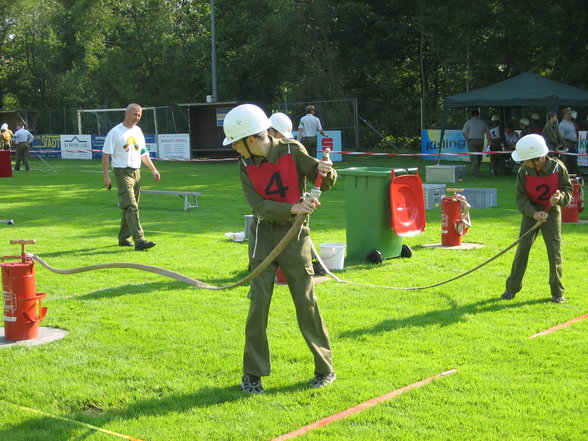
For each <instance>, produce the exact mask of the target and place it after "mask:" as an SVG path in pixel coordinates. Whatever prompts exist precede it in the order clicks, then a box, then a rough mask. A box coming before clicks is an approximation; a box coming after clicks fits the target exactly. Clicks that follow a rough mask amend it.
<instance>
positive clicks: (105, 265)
mask: <svg viewBox="0 0 588 441" xmlns="http://www.w3.org/2000/svg"><path fill="white" fill-rule="evenodd" d="M307 217H308V215H307V214H301V215H298V216H297V217H296V219H295V221H294V223H293V224H292V227H290V229H289V230H288V232H287V233H286V234H285V235H284V237H283V238H282V240H281V241H280V242H279V243H278V245H277V246H276V247H275V248H274V249H273V250H272V252H271V253H270V254H269V255H268V256H267V257H266V258H265V259H264V260H263V262H262V263H261V264H260V265H258V266H257V267H256V268H255V269H254V270H253V271H252V272H251V273H249V275H248V276H247V277H245V278H243V279H241V280H239V281H238V282H235V283H232V284H230V285H224V286H215V285H210V284H208V283H206V282H202V281H200V280H197V279H193V278H191V277H188V276H185V275H183V274H180V273H177V272H175V271H170V270H167V269H164V268H159V267H156V266H152V265H144V264H140V263H131V262H114V263H101V264H96V265H88V266H83V267H79V268H71V269H57V268H53V267H52V266H50V265H49V264H48V263H47V262H45V261H44V260H43V259H41V258H40V257H39V256H37V255H34V254H27V257H30V258H32V259H33V260H35V261H37V262H38V263H40V264H41V265H43V266H44V267H45V268H47V269H48V270H49V271H52V272H54V273H57V274H77V273H82V272H85V271H94V270H99V269H107V268H131V269H137V270H141V271H148V272H151V273H155V274H159V275H160V276H164V277H169V278H172V279H175V280H177V281H179V282H182V283H186V284H188V285H191V286H195V287H197V288H201V289H208V290H217V291H218V290H225V289H231V288H236V287H238V286H242V285H245V284H247V283H249V282H251V281H252V280H253V279H255V278H256V277H257V276H259V274H261V273H262V272H263V271H265V269H266V268H267V267H268V266H269V265H270V264H271V263H272V262H273V261H274V260H275V259H276V258H277V257H278V256H279V255H280V253H281V252H282V251H283V249H284V248H285V247H286V245H288V243H289V242H290V241H291V240H292V239H293V238H294V236H296V235H297V234H298V230H299V229H300V227H301V226H302V224H303V223H304V222H305V221H306V218H307ZM542 224H543V222H542V221H537V223H536V224H535V225H534V226H533V227H532V228H531V229H530V230H528V231H527V232H526V233H525V234H523V235H522V236H520V237H519V238H518V239H517V240H516V241H514V242H513V243H512V244H510V245H509V246H508V247H506V248H505V249H503V250H502V251H500V252H499V253H498V254H496V255H494V256H493V257H491V258H490V259H488V260H486V261H485V262H482V263H481V264H479V265H477V266H475V267H474V268H472V269H470V270H468V271H466V272H464V273H462V274H459V275H457V276H455V277H452V278H451V279H448V280H445V281H443V282H439V283H434V284H432V285H427V286H415V287H394V286H383V285H375V284H371V283H361V282H352V281H348V280H342V279H340V278H339V277H337V276H336V275H334V274H333V273H332V272H331V271H330V270H329V269H328V268H327V266H326V265H325V263H324V262H323V261H322V259H321V257H320V255H319V254H318V252H317V251H316V248H315V247H314V245H313V244H312V241H311V245H312V246H311V249H312V252H313V255H314V257H316V259H317V260H318V262H319V264H320V265H321V267H322V268H323V270H324V271H325V274H327V275H328V276H329V277H331V278H332V279H333V280H335V281H336V282H339V283H345V284H348V285H359V286H369V287H373V288H384V289H395V290H421V289H428V288H434V287H436V286H441V285H445V284H446V283H449V282H453V281H454V280H457V279H460V278H462V277H464V276H467V275H468V274H471V273H473V272H474V271H476V270H478V269H480V268H482V267H483V266H485V265H487V264H489V263H490V262H492V261H493V260H496V259H497V258H498V257H500V256H502V255H503V254H505V253H506V252H507V251H509V250H510V249H512V248H513V247H515V246H516V245H517V244H518V243H519V242H520V241H521V240H523V239H524V238H525V237H526V236H528V235H530V234H531V233H532V232H534V231H535V230H536V229H537V228H539V227H540V226H541V225H542Z"/></svg>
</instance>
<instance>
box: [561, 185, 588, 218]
mask: <svg viewBox="0 0 588 441" xmlns="http://www.w3.org/2000/svg"><path fill="white" fill-rule="evenodd" d="M570 181H571V182H572V197H571V198H570V202H568V205H566V206H564V207H562V209H561V221H562V222H564V223H568V224H575V223H577V222H578V220H579V217H578V214H579V213H581V212H582V211H584V190H583V188H582V185H583V184H584V181H583V180H582V178H579V177H576V175H570Z"/></svg>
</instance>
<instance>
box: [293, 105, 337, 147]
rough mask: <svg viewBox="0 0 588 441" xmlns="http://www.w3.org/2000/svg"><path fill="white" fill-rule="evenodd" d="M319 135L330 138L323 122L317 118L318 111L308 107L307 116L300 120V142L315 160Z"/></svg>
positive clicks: (298, 137)
mask: <svg viewBox="0 0 588 441" xmlns="http://www.w3.org/2000/svg"><path fill="white" fill-rule="evenodd" d="M317 133H320V134H321V135H323V136H324V137H325V138H327V137H328V136H329V134H328V133H325V131H324V130H323V127H322V125H321V120H320V119H319V118H317V117H316V109H315V107H314V106H312V105H310V106H306V115H304V116H303V117H302V118H300V123H299V124H298V136H297V139H298V141H301V142H302V144H304V147H306V149H307V151H308V154H309V155H310V156H312V157H313V158H314V157H315V156H316V146H317V137H318V135H317Z"/></svg>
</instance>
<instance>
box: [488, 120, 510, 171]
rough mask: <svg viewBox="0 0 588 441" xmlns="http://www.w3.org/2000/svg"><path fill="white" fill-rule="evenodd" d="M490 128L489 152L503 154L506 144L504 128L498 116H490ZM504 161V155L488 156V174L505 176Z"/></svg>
mask: <svg viewBox="0 0 588 441" xmlns="http://www.w3.org/2000/svg"><path fill="white" fill-rule="evenodd" d="M490 126H491V127H490V151H491V152H503V151H504V150H505V147H506V145H507V144H506V138H505V136H504V128H503V127H502V123H501V121H500V117H499V116H498V115H492V118H491V120H490ZM505 159H506V155H504V154H502V153H493V154H491V155H490V172H491V173H492V174H493V175H494V176H499V175H505V174H507V173H506V169H505V164H504V163H505Z"/></svg>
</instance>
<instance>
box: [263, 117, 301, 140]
mask: <svg viewBox="0 0 588 441" xmlns="http://www.w3.org/2000/svg"><path fill="white" fill-rule="evenodd" d="M269 119H270V121H271V123H272V126H271V127H270V128H269V129H267V133H268V135H270V136H272V137H274V138H276V139H284V138H287V139H292V138H294V136H293V135H292V120H291V119H290V117H289V116H288V115H286V114H285V113H282V112H276V113H274V114H273V115H272V116H270V118H269Z"/></svg>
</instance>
